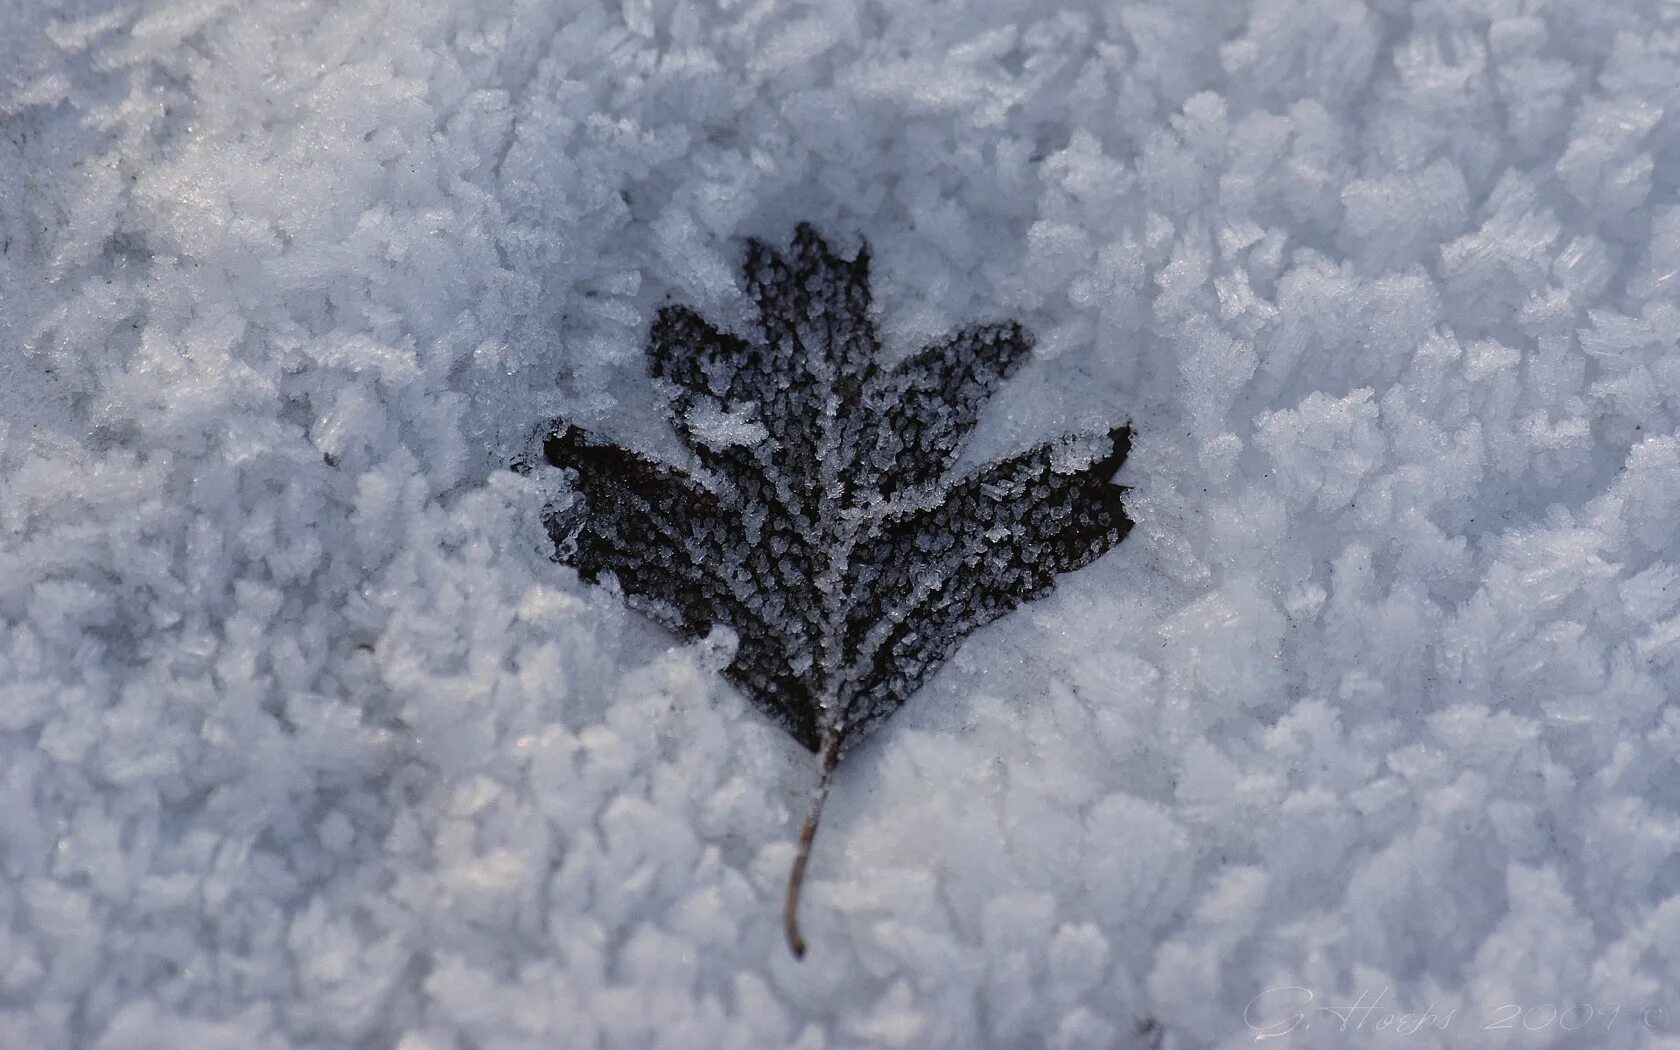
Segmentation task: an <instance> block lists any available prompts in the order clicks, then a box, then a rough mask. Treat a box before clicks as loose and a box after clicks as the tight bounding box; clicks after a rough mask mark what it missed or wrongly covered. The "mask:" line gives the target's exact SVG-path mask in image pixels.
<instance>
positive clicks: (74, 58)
mask: <svg viewBox="0 0 1680 1050" xmlns="http://www.w3.org/2000/svg"><path fill="white" fill-rule="evenodd" d="M0 130H3V134H0V238H3V240H4V250H3V251H0V624H3V631H0V1046H3V1047H4V1048H5V1050H14V1048H19V1050H37V1048H39V1050H49V1048H60V1047H91V1048H95V1050H165V1048H168V1050H176V1048H190V1050H275V1048H282V1047H287V1048H289V1047H299V1048H303V1047H323V1048H325V1047H358V1048H375V1047H400V1048H401V1050H468V1048H474V1050H477V1048H482V1050H512V1048H532V1050H535V1048H543V1050H552V1048H562V1050H570V1048H589V1047H629V1046H660V1047H684V1048H688V1047H696V1048H704V1047H774V1048H781V1047H797V1048H799V1050H818V1048H840V1047H953V1048H958V1047H960V1048H969V1047H986V1046H1007V1047H1041V1046H1043V1047H1070V1048H1071V1047H1088V1048H1106V1047H1127V1046H1134V1045H1144V1046H1147V1045H1158V1046H1161V1047H1168V1048H1199V1047H1239V1046H1252V1045H1255V1042H1254V1040H1255V1037H1256V1035H1257V1034H1272V1035H1276V1036H1278V1038H1277V1039H1276V1040H1275V1041H1271V1042H1268V1043H1263V1044H1261V1045H1270V1046H1300V1047H1343V1046H1379V1045H1394V1046H1401V1045H1404V1046H1408V1047H1437V1048H1449V1047H1451V1048H1460V1047H1481V1046H1489V1047H1495V1046H1512V1047H1593V1048H1624V1047H1646V1046H1650V1047H1657V1046H1669V1047H1673V1046H1677V1045H1680V1036H1677V1035H1675V1034H1674V1033H1680V767H1677V765H1676V758H1677V754H1680V708H1676V707H1674V706H1673V705H1671V704H1670V702H1669V701H1670V695H1671V693H1672V692H1673V691H1674V688H1675V686H1676V684H1677V670H1676V661H1677V660H1680V567H1677V562H1680V543H1677V539H1676V536H1677V515H1680V436H1677V433H1676V430H1677V427H1680V415H1677V413H1680V403H1677V397H1680V355H1677V353H1676V340H1677V339H1680V294H1677V292H1680V7H1676V6H1675V5H1674V4H1671V3H1670V4H1665V3H1659V2H1636V0H1579V2H1573V0H1556V2H1547V0H1479V2H1433V0H1421V2H1417V3H1405V2H1402V0H1373V2H1372V3H1370V4H1361V3H1355V2H1351V0H1258V2H1256V3H1253V4H1242V3H1233V2H1228V0H1201V2H1185V0H1161V2H1155V3H1145V2H1140V3H1124V4H1122V3H1087V4H1065V5H1064V4H1055V5H1053V4H1049V3H1037V2H1026V0H985V2H981V0H974V2H972V3H968V4H927V3H888V2H880V0H877V2H846V0H823V2H821V3H813V4H810V5H798V4H792V3H771V2H763V0H757V2H755V0H739V2H733V3H719V4H716V5H712V4H698V3H676V2H671V0H625V2H624V3H623V4H622V7H621V6H619V5H618V4H612V3H609V4H605V5H601V4H593V3H584V2H575V3H562V2H554V0H542V2H523V0H498V2H494V3H481V2H478V0H405V2H387V0H340V2H334V3H320V2H315V0H287V2H284V3H277V2H260V0H254V2H250V3H241V2H239V0H188V2H185V3H172V2H162V0H160V2H148V3H137V4H121V3H76V2H65V3H42V2H40V0H14V2H12V3H8V4H6V5H5V6H4V7H3V8H0ZM802 219H809V220H812V221H814V222H815V223H816V224H817V225H818V226H819V227H820V228H821V229H822V230H823V231H824V232H825V233H827V234H828V235H829V236H830V237H831V238H833V239H834V240H835V241H836V242H837V243H838V244H841V245H845V246H847V250H848V251H849V250H851V249H852V248H855V246H856V244H857V242H858V238H860V237H861V238H867V239H868V240H869V241H870V243H871V244H872V246H873V250H874V280H875V288H876V292H877V294H876V305H877V308H878V309H879V312H880V324H881V327H882V331H883V333H884V339H885V341H886V344H887V347H888V349H889V351H891V352H894V353H903V352H906V351H908V350H910V349H913V348H915V347H916V346H919V345H921V343H922V342H923V341H925V340H927V339H930V338H932V337H934V336H936V335H938V334H939V333H942V332H944V331H945V330H947V329H949V328H951V327H954V326H959V325H962V324H965V323H971V322H975V321H981V320H997V319H1006V318H1019V319H1020V320H1021V321H1023V322H1024V323H1025V324H1026V325H1027V326H1028V327H1029V328H1030V329H1031V330H1032V331H1033V332H1034V333H1035V334H1036V335H1037V337H1038V348H1037V351H1036V355H1035V362H1034V364H1033V365H1032V366H1031V367H1030V368H1029V369H1028V370H1027V371H1026V372H1025V373H1024V374H1022V375H1021V376H1020V377H1018V378H1017V380H1015V381H1014V382H1013V383H1012V384H1011V386H1010V388H1009V389H1008V390H1007V391H1006V392H1005V394H1004V395H1002V396H1000V397H999V398H998V399H997V400H996V401H994V403H993V406H992V407H993V411H992V413H991V414H990V416H988V418H987V419H986V422H985V423H984V425H983V432H982V434H981V435H980V436H979V437H978V438H977V441H978V447H977V448H975V449H974V450H972V452H973V453H974V454H976V455H980V454H988V455H989V454H992V453H995V452H998V451H1007V450H1008V449H1009V448H1011V447H1024V446H1026V445H1027V444H1029V443H1032V442H1034V441H1036V440H1039V439H1042V438H1048V437H1053V436H1055V435H1056V434H1058V433H1060V432H1062V431H1063V430H1065V429H1068V428H1071V427H1075V426H1083V425H1086V424H1089V423H1091V422H1093V421H1095V422H1118V421H1121V420H1124V419H1130V420H1131V421H1132V422H1133V424H1134V426H1135V427H1136V430H1137V435H1138V437H1137V442H1136V446H1135V449H1134V451H1133V453H1132V456H1131V459H1130V461H1129V463H1128V464H1127V465H1126V467H1125V469H1124V471H1123V472H1122V474H1121V479H1122V481H1124V482H1125V483H1126V484H1128V485H1130V486H1133V489H1132V492H1131V494H1130V497H1129V501H1128V502H1129V506H1130V509H1131V512H1132V514H1133V516H1134V517H1135V518H1136V520H1137V526H1136V528H1135V530H1134V531H1133V533H1132V535H1131V537H1130V538H1129V539H1128V540H1127V541H1126V542H1125V543H1124V544H1123V545H1122V546H1121V547H1120V548H1118V549H1117V550H1116V551H1114V552H1112V553H1111V554H1109V555H1108V556H1106V557H1105V558H1103V559H1102V560H1101V561H1099V562H1098V563H1096V564H1095V565H1093V566H1091V567H1089V568H1087V569H1085V570H1083V571H1081V572H1079V573H1077V574H1073V575H1071V576H1069V577H1065V578H1064V579H1063V581H1062V585H1061V587H1060V589H1059V590H1058V591H1057V593H1056V594H1055V595H1054V596H1052V597H1051V598H1049V599H1046V600H1044V601H1042V602H1039V603H1036V604H1033V605H1030V606H1027V607H1024V608H1023V609H1022V610H1020V611H1018V612H1017V613H1015V614H1014V615H1011V616H1009V617H1007V618H1005V619H1003V620H1001V621H999V622H997V623H996V624H994V625H992V626H990V627H988V628H986V629H985V630H984V631H982V632H981V633H979V634H977V635H975V636H974V637H973V638H971V639H970V641H969V643H968V644H967V645H966V646H965V647H964V648H963V649H962V650H961V651H960V653H959V654H958V655H957V656H956V657H955V659H954V660H953V661H952V663H951V664H950V665H948V666H947V667H946V669H945V670H944V671H943V672H942V673H941V674H940V675H939V676H938V677H937V678H936V679H935V680H934V681H933V682H932V683H931V684H930V685H929V686H928V687H926V688H925V689H924V690H923V691H922V692H921V693H920V694H919V695H918V696H916V697H914V698H913V699H912V700H911V702H910V703H909V705H907V707H906V708H905V709H904V710H903V711H901V712H900V713H899V714H898V715H897V716H896V717H895V718H894V719H892V720H891V721H889V722H888V723H887V724H886V725H885V726H884V727H883V729H882V731H881V732H880V733H879V734H878V735H877V736H875V737H874V738H872V740H871V741H870V742H869V743H867V744H866V745H865V746H863V747H860V748H859V749H858V750H857V751H856V752H855V753H854V754H853V755H852V756H851V757H850V758H849V759H848V761H847V762H846V763H845V764H844V765H843V766H842V768H841V771H840V773H839V776H838V778H837V781H836V786H835V790H834V794H833V796H832V798H831V801H830V807H829V811H828V815H827V819H826V821H825V824H824V827H823V830H822V833H821V835H820V836H819V838H818V841H817V849H816V855H815V859H814V863H813V867H812V872H811V883H810V885H809V887H808V892H807V896H806V901H805V908H804V920H805V928H806V934H807V937H808V938H809V940H810V942H811V945H812V947H811V951H810V952H809V954H808V955H807V957H806V959H805V960H804V962H802V963H800V962H795V960H794V959H793V958H792V957H791V956H790V955H789V953H788V951H787V949H786V947H785V946H784V944H783V943H782V939H781V931H780V927H779V914H778V913H779V905H780V897H781V893H782V888H783V880H784V879H785V877H786V872H787V867H788V863H789V861H790V859H791V855H792V850H793V839H794V834H795V829H796V825H797V821H798V820H799V818H800V816H801V815H802V812H803V809H804V806H805V803H806V799H807V793H808V791H809V788H810V785H811V783H812V780H813V778H814V770H813V768H812V765H813V763H812V761H811V759H810V757H809V756H808V755H807V754H806V753H804V752H803V751H801V750H800V749H799V748H798V747H797V745H795V744H794V743H793V741H792V740H791V739H789V738H787V737H786V736H785V735H784V734H783V733H781V732H780V731H779V730H778V729H776V728H775V727H773V726H772V725H771V724H769V723H768V722H767V720H766V719H765V718H763V717H762V716H761V715H759V714H758V713H757V712H756V711H755V710H754V709H753V708H751V707H750V706H749V705H748V704H747V703H746V702H745V701H744V700H743V699H742V698H741V697H740V696H739V695H738V694H737V693H736V692H735V691H734V690H733V689H732V688H731V687H729V686H728V685H727V684H726V683H725V682H724V681H723V679H722V678H721V676H720V675H719V674H718V673H717V670H716V669H717V666H718V664H719V660H720V657H719V656H718V653H717V651H716V650H715V648H714V647H710V646H708V645H706V644H701V645H694V646H682V645H676V644H674V643H673V641H672V639H670V638H669V636H666V635H663V634H662V633H661V632H659V631H658V630H657V629H655V628H653V627H651V626H650V625H648V624H647V623H646V622H644V621H643V620H641V619H640V618H638V617H636V616H635V615H633V614H631V613H629V612H627V611H626V610H625V609H624V608H623V607H622V606H621V604H620V603H619V602H618V601H617V600H615V599H614V598H613V597H612V595H611V594H610V593H608V592H607V591H606V590H605V589H601V588H594V587H590V586H585V585H583V584H581V583H580V582H579V581H578V579H577V578H576V575H575V574H574V573H573V572H572V571H571V570H569V569H565V568H563V567H561V566H558V565H556V564H554V563H553V562H552V561H550V560H549V559H548V557H547V549H546V540H545V537H544V536H543V534H542V531H541V526H540V522H539V519H538V515H539V511H540V508H541V505H542V501H543V498H544V494H543V492H542V491H540V490H539V489H540V486H539V483H538V482H536V481H531V480H526V479H523V478H520V477H518V476H516V475H514V474H512V473H510V472H508V471H507V470H505V469H504V468H505V465H506V463H507V462H508V460H509V459H510V458H511V457H512V456H513V455H514V454H515V453H516V452H517V451H518V450H519V448H520V447H521V446H522V443H523V442H524V441H525V440H526V438H527V437H528V436H529V434H530V432H531V428H532V427H534V426H535V425H536V423H537V422H538V421H539V420H541V419H543V418H546V417H548V416H552V415H555V414H557V413H559V412H565V413H567V414H568V415H569V417H570V418H574V419H577V420H579V421H581V422H584V423H586V424H587V425H589V426H592V427H596V428H599V429H601V430H603V431H605V432H607V433H610V434H614V435H616V436H617V437H619V438H620V439H622V440H625V441H629V442H631V443H633V444H636V445H638V446H639V447H642V448H645V449H648V450H651V451H653V452H655V453H660V452H662V450H668V449H670V448H673V447H674V438H673V437H672V436H671V435H670V434H669V432H668V431H667V430H666V429H665V427H664V424H663V423H661V422H660V421H659V417H658V415H657V413H656V412H655V410H654V409H655V407H656V403H657V397H656V392H655V391H654V390H653V388H652V386H651V384H650V383H649V381H648V380H647V379H646V377H645V370H644V358H643V351H642V346H643V341H644V339H645V337H646V334H647V329H648V326H649V323H650V321H651V319H652V317H653V313H654V311H655V310H656V309H657V308H658V306H659V305H660V304H661V303H664V302H667V301H671V302H683V303H687V304H691V305H693V306H695V307H696V308H697V309H699V310H700V311H701V312H702V313H704V314H705V315H706V316H707V317H709V318H712V319H713V320H714V321H715V322H716V323H718V324H720V325H725V326H736V327H739V326H742V325H744V324H745V323H746V322H747V321H748V319H749V317H748V314H747V313H746V308H745V305H744V300H743V294H742V288H741V284H740V281H739V277H738V274H737V271H736V266H737V264H738V261H739V259H740V257H741V245H742V239H743V238H744V237H747V236H759V237H762V238H766V239H770V240H774V241H778V242H784V243H785V240H786V238H787V237H788V236H789V235H790V234H791V232H792V228H793V225H794V224H795V223H796V222H797V221H799V220H802ZM1277 989H1295V990H1294V991H1286V992H1284V993H1281V997H1280V993H1278V992H1277V991H1276V990H1277ZM1268 990H1271V991H1268ZM1268 995H1270V996H1271V997H1270V998H1267V997H1266V996H1268ZM1308 995H1310V996H1312V997H1313V998H1312V999H1311V1000H1308V999H1307V998H1306V996H1308ZM1256 996H1261V997H1262V998H1261V1000H1260V1005H1259V1007H1258V1012H1256V1009H1255V1008H1253V1007H1251V1004H1252V1003H1253V1002H1254V1000H1255V997H1256ZM1361 996H1363V997H1365V998H1364V999H1363V1002H1366V1003H1372V1002H1373V1001H1374V1000H1373V997H1376V998H1378V999H1380V1006H1379V1007H1378V1009H1377V1011H1376V1012H1375V1013H1374V1014H1373V1013H1367V1014H1365V1015H1360V1014H1356V1013H1350V1014H1349V1015H1348V1016H1347V1017H1346V1018H1344V1019H1343V1020H1342V1022H1341V1023H1337V1019H1336V1017H1335V1016H1333V1015H1327V1014H1323V1013H1321V1012H1318V1011H1317V1009H1316V1008H1317V1007H1319V1006H1351V1005H1354V1004H1355V1003H1356V1001H1359V997H1361ZM1548 1006H1549V1007H1550V1010H1551V1013H1550V1014H1548V1012H1547V1008H1548ZM1245 1009H1248V1011H1249V1012H1248V1016H1247V1018H1246V1019H1245ZM1513 1009H1515V1010H1518V1011H1520V1013H1519V1014H1517V1015H1512V1014H1511V1010H1513ZM1424 1010H1429V1011H1431V1012H1432V1014H1433V1015H1434V1018H1435V1019H1434V1020H1431V1021H1430V1022H1429V1023H1428V1024H1423V1023H1417V1024H1413V1025H1411V1027H1410V1028H1409V1029H1408V1028H1407V1027H1406V1025H1405V1018H1404V1016H1403V1015H1405V1014H1406V1013H1407V1012H1412V1013H1413V1014H1415V1015H1419V1016H1417V1017H1415V1018H1414V1019H1415V1020H1417V1021H1420V1022H1421V1021H1422V1020H1423V1018H1422V1017H1421V1013H1422V1011H1424ZM1560 1011H1562V1012H1561V1013H1560ZM1297 1013H1299V1014H1301V1015H1302V1017H1303V1023H1302V1024H1300V1025H1298V1026H1297V1025H1295V1024H1294V1023H1293V1022H1291V1021H1290V1020H1289V1018H1290V1017H1291V1015H1293V1014H1297ZM1390 1015H1394V1016H1399V1017H1400V1018H1401V1019H1400V1020H1399V1021H1394V1020H1393V1019H1392V1017H1390ZM1443 1016H1444V1017H1445V1018H1446V1020H1445V1021H1442V1020H1441V1018H1442V1017H1443ZM1385 1017H1389V1020H1388V1021H1387V1022H1385V1021H1384V1018H1385ZM1513 1018H1514V1019H1513ZM1583 1019H1585V1020H1583ZM1502 1020H1503V1021H1504V1022H1505V1024H1504V1026H1500V1022H1501V1021H1502ZM1307 1021H1310V1022H1312V1023H1311V1026H1310V1027H1308V1026H1307V1024H1306V1023H1305V1022H1307ZM1361 1023H1362V1025H1363V1026H1362V1027H1356V1025H1357V1024H1361ZM1490 1025H1492V1026H1493V1027H1489V1026H1490ZM1570 1028H1574V1029H1575V1030H1574V1031H1570V1030H1569V1029H1570Z"/></svg>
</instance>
